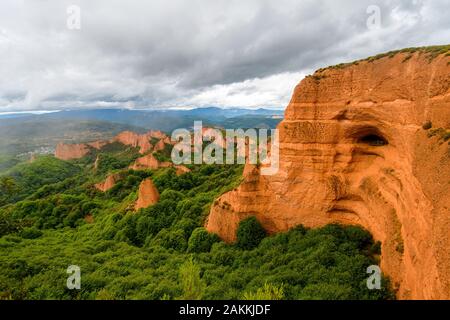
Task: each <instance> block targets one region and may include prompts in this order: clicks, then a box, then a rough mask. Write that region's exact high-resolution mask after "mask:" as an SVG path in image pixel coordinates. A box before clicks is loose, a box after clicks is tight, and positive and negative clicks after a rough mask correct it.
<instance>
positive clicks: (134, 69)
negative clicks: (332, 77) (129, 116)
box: [0, 0, 450, 112]
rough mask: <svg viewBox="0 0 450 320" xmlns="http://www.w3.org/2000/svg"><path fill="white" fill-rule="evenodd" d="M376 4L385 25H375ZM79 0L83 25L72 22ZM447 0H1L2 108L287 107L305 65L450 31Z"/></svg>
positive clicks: (447, 39)
mask: <svg viewBox="0 0 450 320" xmlns="http://www.w3.org/2000/svg"><path fill="white" fill-rule="evenodd" d="M373 4H375V5H378V6H379V7H380V10H381V28H380V29H375V30H368V28H367V25H366V20H367V18H368V15H367V12H366V9H367V7H368V6H369V5H373ZM69 5H78V6H79V7H80V8H81V30H69V29H68V28H67V27H66V19H67V12H66V9H67V7H68V6H69ZM447 12H448V1H447V0H415V1H410V2H405V1H401V0H343V1H335V0H321V1H317V0H304V1H297V0H246V1H237V0H215V1H209V0H191V1H182V0H171V1H163V0H152V1H146V2H144V1H141V0H127V1H126V2H124V1H120V0H96V1H92V0H41V1H36V0H23V1H17V0H2V1H0V70H1V77H0V112H1V111H14V110H37V109H45V110H48V109H65V108H83V107H85V108H93V107H116V106H117V107H127V108H141V109H142V108H148V107H155V108H157V107H167V106H178V107H180V106H191V107H195V106H206V105H216V106H223V107H228V106H235V107H239V106H246V107H271V106H278V107H283V106H285V105H286V102H287V101H288V100H289V97H290V95H291V93H292V90H293V88H294V86H295V84H296V83H298V82H299V81H300V80H301V78H302V77H303V75H304V74H306V73H308V72H311V70H314V69H316V68H319V67H323V66H326V65H330V64H336V63H340V62H344V61H350V60H354V59H358V58H363V57H366V56H370V55H374V54H377V53H380V52H383V51H389V50H392V49H398V48H402V47H411V46H421V45H430V44H439V43H450V20H449V19H448V17H447V16H448V14H447Z"/></svg>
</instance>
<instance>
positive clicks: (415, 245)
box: [206, 52, 450, 299]
mask: <svg viewBox="0 0 450 320" xmlns="http://www.w3.org/2000/svg"><path fill="white" fill-rule="evenodd" d="M426 121H431V122H432V124H433V127H434V128H450V57H449V56H448V55H445V54H441V55H437V56H434V57H431V58H430V56H429V55H427V54H426V53H423V52H416V53H414V54H410V53H399V54H396V55H393V56H391V57H389V56H386V57H384V58H380V59H375V60H369V61H360V62H358V63H355V64H352V65H348V66H344V67H338V68H328V69H323V70H319V71H318V72H316V73H315V74H314V75H313V76H310V77H307V78H305V79H304V80H303V81H302V82H301V83H300V84H299V85H298V86H297V87H296V88H295V91H294V94H293V96H292V99H291V101H290V103H289V105H288V107H287V109H286V112H285V119H284V120H283V121H282V122H281V123H280V124H279V126H278V129H279V132H280V166H279V170H278V172H277V173H276V174H275V175H272V176H262V175H260V174H259V169H258V168H257V167H255V166H250V165H247V166H246V168H245V173H244V182H243V183H242V184H241V185H240V186H239V187H238V188H237V189H235V190H233V191H231V192H229V193H226V194H224V195H223V196H222V197H220V198H219V199H218V200H217V201H216V202H215V205H214V206H213V207H212V209H211V212H210V216H209V219H208V221H207V224H206V227H207V229H208V230H209V231H211V232H215V233H217V234H218V235H219V236H220V237H222V238H223V239H225V240H226V241H229V242H232V241H234V240H235V237H236V229H237V226H238V223H239V221H241V220H242V219H244V218H246V217H248V216H251V215H253V216H256V217H257V219H258V220H259V221H260V222H261V223H262V225H263V226H264V227H265V228H266V229H267V230H268V231H269V232H272V233H274V232H280V231H286V230H288V229H290V228H292V227H294V226H296V225H299V224H303V225H305V226H308V227H318V226H322V225H325V224H329V223H342V224H354V225H360V226H363V227H365V228H366V229H368V230H369V231H370V232H371V233H372V234H373V236H374V238H375V239H376V240H379V241H381V242H382V257H381V258H382V259H381V267H382V269H383V271H384V272H385V273H386V274H387V275H388V276H390V278H391V280H392V282H393V285H394V287H395V288H397V289H398V292H397V296H398V298H401V299H448V298H450V276H449V274H448V270H450V237H449V230H450V211H449V208H450V185H449V182H450V166H449V160H450V150H449V145H448V144H447V143H446V142H445V143H442V140H439V138H436V137H434V138H429V137H427V131H426V130H424V129H423V128H422V125H423V124H424V123H425V122H426Z"/></svg>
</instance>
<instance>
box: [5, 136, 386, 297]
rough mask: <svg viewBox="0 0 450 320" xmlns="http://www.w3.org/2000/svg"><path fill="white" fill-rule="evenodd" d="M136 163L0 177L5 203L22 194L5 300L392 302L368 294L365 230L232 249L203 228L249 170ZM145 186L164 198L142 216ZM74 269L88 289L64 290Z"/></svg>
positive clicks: (247, 237)
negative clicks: (184, 168)
mask: <svg viewBox="0 0 450 320" xmlns="http://www.w3.org/2000/svg"><path fill="white" fill-rule="evenodd" d="M155 142H156V141H155ZM164 152H165V151H164V150H161V151H156V152H154V153H150V154H152V155H153V156H154V157H155V158H161V157H162V158H164V157H165V155H164ZM139 154H140V153H139V149H137V148H134V147H132V146H127V145H124V144H121V145H120V144H117V143H115V144H112V145H105V146H103V147H101V148H100V149H98V150H95V154H87V155H85V156H84V157H82V158H79V159H73V160H70V161H62V160H58V159H55V158H53V157H51V156H47V157H38V158H37V159H35V160H34V161H33V162H31V163H30V162H26V163H21V164H18V165H16V166H14V167H12V168H10V169H8V171H6V173H4V174H3V176H2V177H0V179H2V180H0V181H2V183H0V187H2V188H5V189H4V191H5V192H6V191H8V190H10V189H11V188H10V189H8V188H6V187H7V186H8V183H9V185H10V186H12V188H13V189H14V188H17V190H21V195H22V196H21V197H20V199H17V198H16V196H15V192H11V193H10V195H11V197H10V198H9V199H7V202H8V203H9V204H6V205H3V206H2V207H0V298H1V299H390V298H392V297H393V296H392V294H391V292H390V291H389V282H388V280H387V279H384V280H383V290H375V291H373V290H372V291H371V290H368V289H367V287H366V285H365V283H366V276H367V275H366V269H367V267H368V266H369V265H373V264H376V263H377V262H378V260H377V259H378V254H379V246H378V244H376V243H374V242H373V240H372V237H371V236H370V234H368V233H367V232H366V231H364V230H362V229H360V228H355V227H340V226H327V227H325V228H322V229H318V230H308V229H306V228H303V227H298V228H295V229H293V230H291V231H289V232H287V233H282V234H279V235H276V236H268V235H267V234H266V232H265V231H264V229H262V228H261V226H260V224H259V223H258V222H257V221H256V220H253V219H249V220H246V221H244V222H243V223H242V224H241V227H240V231H239V242H238V243H237V244H233V245H230V244H226V243H225V242H223V241H221V240H220V239H219V238H218V237H217V236H216V235H213V234H209V233H208V232H207V231H206V230H205V229H204V228H203V225H204V223H205V219H206V217H207V214H208V212H209V209H210V207H211V205H212V203H213V202H214V200H215V199H216V198H217V197H218V196H219V195H221V194H223V193H225V192H227V191H229V190H232V189H234V188H235V187H236V186H237V185H238V184H239V183H240V181H241V176H242V169H243V168H242V166H239V165H226V166H215V165H196V166H190V167H189V171H188V172H181V173H180V172H177V170H176V169H175V168H157V169H143V170H138V171H136V170H132V169H129V166H130V164H131V163H132V162H133V161H134V159H135V157H136V156H139ZM48 166H51V168H48ZM60 170H68V171H61V172H59V171H60ZM42 172H45V173H46V174H47V175H49V177H53V176H54V177H58V179H57V180H54V181H50V180H48V178H47V177H46V176H45V175H44V176H43V175H41V173H42ZM6 179H12V181H11V180H6ZM31 181H33V184H31ZM147 181H151V185H154V187H155V188H156V190H153V191H151V192H153V193H154V192H156V193H157V196H156V197H155V198H153V200H152V202H150V203H147V204H145V205H143V206H139V207H137V206H136V204H137V203H141V202H140V200H144V199H141V197H148V192H141V189H142V188H143V187H144V188H149V186H148V183H147ZM24 186H27V188H25V189H24ZM28 186H29V187H30V188H28ZM150 196H152V195H150ZM69 265H78V266H80V268H81V270H82V275H83V276H82V289H81V290H76V291H70V290H68V289H67V288H66V286H65V281H66V278H67V273H66V269H67V267H68V266H69ZM190 283H195V284H196V285H195V286H194V287H192V286H190V285H189V284H190Z"/></svg>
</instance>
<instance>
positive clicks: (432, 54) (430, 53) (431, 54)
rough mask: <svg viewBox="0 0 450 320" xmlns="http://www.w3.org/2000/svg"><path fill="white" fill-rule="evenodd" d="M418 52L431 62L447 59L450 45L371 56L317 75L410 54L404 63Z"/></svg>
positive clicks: (322, 69)
mask: <svg viewBox="0 0 450 320" xmlns="http://www.w3.org/2000/svg"><path fill="white" fill-rule="evenodd" d="M416 52H419V53H420V54H426V55H427V56H426V58H428V61H429V62H431V61H433V60H434V59H435V58H436V57H438V56H439V55H442V54H445V56H447V57H448V56H450V44H448V45H441V46H429V47H412V48H404V49H400V50H393V51H389V52H385V53H380V54H378V55H375V56H371V57H368V58H365V59H360V60H356V61H353V62H349V63H340V64H337V65H334V66H330V67H326V68H321V69H319V70H317V71H316V73H320V72H322V71H325V70H328V69H344V68H346V67H349V66H352V65H358V64H359V63H361V62H369V63H371V62H374V61H376V60H379V59H382V58H385V57H389V58H393V57H395V56H396V55H397V54H399V53H408V54H409V55H408V56H406V58H405V59H404V60H403V62H406V61H408V60H409V59H411V57H412V55H413V54H414V53H416Z"/></svg>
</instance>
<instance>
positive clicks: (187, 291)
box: [179, 257, 205, 300]
mask: <svg viewBox="0 0 450 320" xmlns="http://www.w3.org/2000/svg"><path fill="white" fill-rule="evenodd" d="M179 276H180V282H181V284H182V286H183V295H182V296H181V297H180V298H181V299H182V300H200V299H201V298H202V296H203V292H204V290H205V284H204V283H203V280H202V279H201V278H200V267H199V266H198V265H196V264H195V263H194V261H193V260H192V257H191V258H190V259H189V260H188V261H186V262H185V263H184V264H183V265H181V267H180V272H179Z"/></svg>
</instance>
